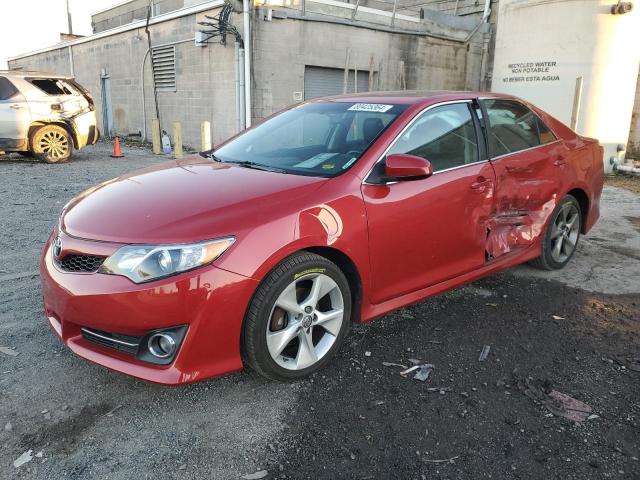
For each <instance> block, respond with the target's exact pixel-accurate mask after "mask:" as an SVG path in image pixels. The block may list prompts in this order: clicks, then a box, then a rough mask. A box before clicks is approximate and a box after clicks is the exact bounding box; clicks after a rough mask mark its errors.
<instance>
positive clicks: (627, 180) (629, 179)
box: [604, 173, 640, 193]
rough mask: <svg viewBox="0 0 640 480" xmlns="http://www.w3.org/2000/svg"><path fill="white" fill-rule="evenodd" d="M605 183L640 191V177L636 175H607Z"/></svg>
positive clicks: (636, 191)
mask: <svg viewBox="0 0 640 480" xmlns="http://www.w3.org/2000/svg"><path fill="white" fill-rule="evenodd" d="M604 183H605V185H610V186H612V187H620V188H626V189H627V190H630V191H632V192H635V193H640V177H639V176H635V175H623V174H620V173H619V174H617V175H611V176H608V177H605V182H604Z"/></svg>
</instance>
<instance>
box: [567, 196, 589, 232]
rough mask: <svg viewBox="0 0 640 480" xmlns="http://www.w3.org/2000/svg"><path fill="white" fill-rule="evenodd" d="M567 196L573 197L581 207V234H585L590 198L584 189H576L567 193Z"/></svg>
mask: <svg viewBox="0 0 640 480" xmlns="http://www.w3.org/2000/svg"><path fill="white" fill-rule="evenodd" d="M567 195H571V196H572V197H574V198H575V199H576V200H577V201H578V205H579V206H580V214H581V217H582V218H581V219H580V220H581V221H582V222H581V226H580V233H582V234H584V233H587V232H586V225H587V217H588V215H589V205H590V203H589V196H588V195H587V192H585V191H584V190H583V189H582V188H574V189H572V190H569V191H568V192H567Z"/></svg>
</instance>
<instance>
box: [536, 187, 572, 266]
mask: <svg viewBox="0 0 640 480" xmlns="http://www.w3.org/2000/svg"><path fill="white" fill-rule="evenodd" d="M581 228H582V212H581V211H580V204H579V203H578V201H577V200H576V199H575V197H573V196H572V195H566V196H565V197H564V198H563V199H562V200H561V201H560V203H559V204H558V206H557V207H556V209H555V210H554V211H553V213H552V214H551V219H550V221H549V224H548V226H547V230H546V231H545V233H544V237H543V238H542V251H541V255H540V256H539V257H538V258H536V259H535V260H533V261H532V262H531V265H533V266H534V267H537V268H540V269H543V270H559V269H561V268H562V267H564V266H565V265H566V264H567V263H569V260H570V259H571V257H572V256H573V254H574V253H575V251H576V247H577V245H578V240H579V239H580V230H581Z"/></svg>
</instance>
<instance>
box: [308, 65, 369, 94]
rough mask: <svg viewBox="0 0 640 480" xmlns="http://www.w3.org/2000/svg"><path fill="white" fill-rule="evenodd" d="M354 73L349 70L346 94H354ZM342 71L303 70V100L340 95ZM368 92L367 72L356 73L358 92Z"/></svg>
mask: <svg viewBox="0 0 640 480" xmlns="http://www.w3.org/2000/svg"><path fill="white" fill-rule="evenodd" d="M354 79H355V71H354V70H349V78H348V81H347V93H354V92H355V91H356V90H355V88H354V87H355V85H354ZM343 85H344V70H342V69H341V68H325V67H309V66H306V67H305V68H304V98H305V100H308V99H310V98H315V97H325V96H328V95H342V93H343V91H342V89H343ZM368 90H369V72H366V71H363V72H358V92H366V91H368Z"/></svg>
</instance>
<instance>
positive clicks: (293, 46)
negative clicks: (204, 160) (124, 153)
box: [10, 4, 484, 148]
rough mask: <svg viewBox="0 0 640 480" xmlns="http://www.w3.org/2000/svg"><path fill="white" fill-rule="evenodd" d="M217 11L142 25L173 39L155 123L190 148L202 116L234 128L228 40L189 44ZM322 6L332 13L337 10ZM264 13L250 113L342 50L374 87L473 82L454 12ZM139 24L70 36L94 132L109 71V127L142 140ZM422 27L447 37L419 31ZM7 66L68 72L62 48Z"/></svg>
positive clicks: (478, 54) (334, 63)
mask: <svg viewBox="0 0 640 480" xmlns="http://www.w3.org/2000/svg"><path fill="white" fill-rule="evenodd" d="M316 5H319V4H316ZM329 6H330V5H329ZM340 9H344V7H340ZM216 13H217V9H209V10H203V11H201V12H199V13H197V14H195V13H194V14H190V15H184V16H179V17H177V18H171V19H167V20H166V21H160V20H158V21H157V23H155V24H152V25H151V27H150V30H151V39H152V44H153V45H154V46H162V45H169V44H173V45H174V46H175V67H176V90H175V91H162V90H159V91H158V94H157V95H158V105H159V111H160V121H161V126H162V128H163V129H164V130H166V131H167V132H168V133H169V134H171V131H172V123H173V122H174V121H179V122H181V123H182V130H183V137H184V144H185V145H188V146H192V147H195V148H199V146H200V138H201V129H200V124H201V122H202V121H205V120H206V121H209V122H210V123H211V125H212V129H213V134H212V140H213V142H214V143H219V142H220V141H222V140H224V139H225V138H228V137H229V136H231V135H232V134H234V133H236V124H237V123H236V122H237V116H236V103H235V98H236V97H235V95H236V90H235V80H236V78H235V70H236V64H235V59H234V53H235V52H234V42H233V37H231V36H229V37H228V38H227V40H228V43H227V46H222V45H220V44H219V43H210V44H209V45H207V46H206V47H198V46H196V45H195V42H194V36H195V32H196V31H197V30H199V29H200V28H201V27H200V26H199V25H198V24H197V22H199V21H202V20H204V15H210V16H211V15H215V14H216ZM328 13H330V14H332V15H333V16H335V15H337V14H338V13H340V12H337V11H330V12H328ZM348 13H349V12H348V11H347V14H348ZM264 14H265V12H264V11H263V10H262V9H258V10H256V11H255V12H254V15H253V35H252V38H253V41H252V46H253V55H252V59H253V72H252V78H251V85H252V92H253V93H252V118H253V120H258V119H261V118H263V117H265V116H267V115H270V114H271V113H273V112H275V111H277V110H279V109H282V108H284V107H286V106H287V105H290V104H291V103H293V102H294V101H297V100H299V99H300V94H301V93H302V92H304V72H305V66H315V67H325V68H338V69H344V67H345V59H346V54H347V50H348V51H349V58H350V60H349V68H350V69H351V70H353V69H358V70H359V71H368V69H369V68H370V62H371V58H372V57H373V65H374V67H373V68H374V70H375V72H376V82H375V85H374V89H375V90H394V89H400V88H402V87H403V86H406V88H407V89H416V90H429V89H454V90H459V89H477V88H479V82H480V78H481V69H482V58H483V51H482V45H483V43H482V41H483V38H484V34H483V33H482V32H478V33H477V34H476V35H475V36H474V38H473V39H472V41H471V42H470V43H466V42H465V41H464V39H465V38H466V36H467V35H468V34H469V32H470V31H472V30H473V28H475V26H476V25H477V23H478V22H477V21H472V20H469V19H467V20H465V19H463V18H458V19H456V18H454V19H453V20H451V22H452V23H451V24H450V25H444V24H441V23H438V22H435V21H433V20H429V19H425V20H424V21H422V22H420V21H419V20H406V19H405V20H403V19H402V18H398V20H397V27H398V28H402V29H404V30H408V29H411V30H412V31H413V32H414V34H407V33H392V32H390V31H383V30H381V29H380V28H378V27H372V26H370V25H369V26H368V27H366V28H363V27H355V26H354V25H353V24H336V23H328V22H327V21H318V18H320V17H318V14H316V21H306V20H302V19H300V18H285V19H275V18H274V19H273V20H272V21H265V20H264V16H265V15H264ZM363 14H364V15H368V16H369V17H371V16H372V15H374V13H372V12H369V13H367V12H363ZM438 15H440V16H441V15H442V14H438ZM323 18H326V17H323ZM383 18H384V19H386V20H389V19H388V18H387V17H384V16H383ZM438 18H440V17H438ZM386 20H385V21H386ZM232 23H233V24H234V25H236V26H238V28H239V29H240V30H242V29H241V25H242V17H241V15H240V14H237V13H234V14H232ZM138 25H139V27H138V28H133V29H128V30H126V31H121V32H119V33H114V34H112V35H97V36H96V38H87V39H82V40H80V41H77V42H72V44H71V49H72V52H73V66H74V72H75V76H76V78H77V79H78V81H79V82H80V83H81V84H83V85H84V86H85V87H86V88H88V89H89V90H90V91H91V92H92V94H93V96H94V99H95V103H96V110H97V112H96V113H97V117H98V123H99V128H100V129H101V131H103V132H104V125H103V93H102V91H101V85H102V78H108V79H109V82H110V91H111V95H110V96H111V111H112V113H113V129H112V130H114V131H115V133H118V134H121V135H126V134H136V133H138V132H142V133H143V134H145V133H146V138H147V139H150V138H151V120H152V118H154V117H155V107H154V100H153V82H152V76H151V66H150V63H151V58H150V56H147V57H146V61H145V68H144V75H143V77H144V90H145V92H144V105H143V95H142V85H141V75H142V64H143V60H144V59H145V54H146V52H147V38H146V35H145V33H144V27H143V25H142V24H141V23H139V24H138ZM457 26H460V27H464V28H457ZM419 29H421V30H422V31H420V30H419ZM427 31H431V32H432V33H433V34H437V35H440V36H445V37H447V38H450V39H449V40H447V39H442V38H433V37H431V36H427V35H425V33H426V32H427ZM403 65H404V67H403ZM10 67H11V68H22V69H25V70H43V71H50V72H54V73H65V74H68V73H69V72H70V68H71V64H70V62H69V46H61V47H59V48H53V49H49V50H46V51H42V52H40V53H34V54H30V55H24V56H22V57H19V58H16V59H13V60H11V61H10ZM402 77H404V81H402ZM296 92H297V93H296ZM143 107H144V108H143ZM143 112H144V115H143ZM145 120H146V122H145Z"/></svg>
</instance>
